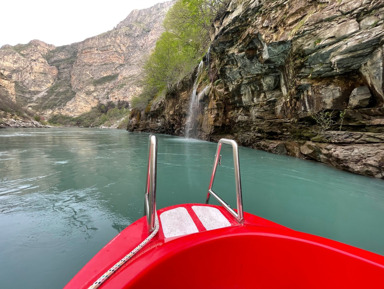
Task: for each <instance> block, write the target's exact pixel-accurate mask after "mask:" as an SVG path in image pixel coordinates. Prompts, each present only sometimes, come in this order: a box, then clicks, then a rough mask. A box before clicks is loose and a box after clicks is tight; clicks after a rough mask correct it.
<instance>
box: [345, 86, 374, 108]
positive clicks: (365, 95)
mask: <svg viewBox="0 0 384 289" xmlns="http://www.w3.org/2000/svg"><path fill="white" fill-rule="evenodd" d="M371 97H372V94H371V92H370V91H369V88H368V87H366V86H360V87H356V88H355V89H354V90H353V91H352V93H351V96H350V97H349V103H348V108H364V107H367V106H368V105H369V101H370V100H371Z"/></svg>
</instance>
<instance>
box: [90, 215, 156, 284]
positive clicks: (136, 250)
mask: <svg viewBox="0 0 384 289" xmlns="http://www.w3.org/2000/svg"><path fill="white" fill-rule="evenodd" d="M158 231H159V220H158V217H157V214H155V229H154V230H153V231H152V233H151V234H150V235H149V236H148V237H147V238H146V239H145V240H144V241H143V242H141V243H140V245H138V246H137V247H136V248H135V249H133V250H132V251H131V252H130V253H129V254H127V255H126V256H125V257H124V258H123V259H121V260H120V261H119V262H117V263H116V264H115V265H113V266H112V267H111V268H110V269H109V270H108V271H107V272H105V273H104V274H103V275H102V276H101V277H100V278H99V279H97V281H96V282H95V283H93V284H92V285H91V286H90V287H89V288H88V289H96V288H99V286H100V285H101V284H103V283H104V282H105V281H106V280H107V279H108V278H109V277H110V276H111V275H112V274H113V273H115V272H116V271H117V270H119V269H120V267H121V266H123V265H124V264H125V263H127V262H128V260H130V259H131V258H132V257H133V256H135V254H136V253H137V252H139V251H140V250H141V249H142V248H143V247H144V246H145V245H147V244H148V243H149V242H150V241H151V240H152V239H153V237H155V236H156V234H157V232H158Z"/></svg>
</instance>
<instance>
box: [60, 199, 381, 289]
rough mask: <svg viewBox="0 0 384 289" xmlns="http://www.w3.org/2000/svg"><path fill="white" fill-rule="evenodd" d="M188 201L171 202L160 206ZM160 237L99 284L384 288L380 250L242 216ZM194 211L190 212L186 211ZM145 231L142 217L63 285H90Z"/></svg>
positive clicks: (202, 286) (144, 286)
mask: <svg viewBox="0 0 384 289" xmlns="http://www.w3.org/2000/svg"><path fill="white" fill-rule="evenodd" d="M191 206H192V205H182V206H174V207H170V208H166V209H162V210H159V211H158V214H159V215H161V214H162V213H163V212H166V211H168V210H171V209H174V208H176V207H183V208H185V209H187V210H188V212H190V211H191ZM211 207H215V208H217V209H219V210H220V211H221V213H222V214H223V215H224V216H225V217H226V218H227V219H228V220H229V221H230V223H231V226H230V227H226V228H221V229H215V230H210V231H206V230H205V228H204V226H203V225H202V224H199V221H198V220H196V216H192V217H193V219H194V221H195V223H196V225H197V227H198V229H199V231H200V232H199V233H193V234H189V235H185V236H182V237H174V238H166V237H165V236H164V233H163V231H162V230H160V231H159V233H158V234H157V236H156V237H155V238H154V239H153V240H152V241H151V242H150V243H149V244H147V245H146V246H145V247H144V248H143V250H142V251H140V252H139V253H138V254H137V255H136V256H135V257H134V258H133V259H131V260H130V261H129V262H128V263H126V264H125V265H124V266H123V267H122V268H120V269H119V270H118V271H117V272H116V273H115V274H113V275H112V276H111V277H110V278H109V279H108V280H107V281H106V282H105V283H104V284H103V285H102V286H101V287H100V288H114V289H116V288H178V289H179V288H184V289H189V288H191V289H192V288H194V289H196V288H242V289H244V288H263V289H265V288H268V289H272V288H295V289H299V288H305V289H307V288H338V289H340V288H349V289H350V288H384V256H381V255H377V254H374V253H371V252H368V251H364V250H361V249H358V248H355V247H351V246H349V245H345V244H342V243H339V242H335V241H332V240H328V239H325V238H321V237H318V236H313V235H310V234H306V233H301V232H297V231H294V230H291V229H288V228H286V227H283V226H280V225H278V224H275V223H273V222H270V221H267V220H265V219H262V218H260V217H257V216H254V215H251V214H247V213H245V215H244V220H245V221H244V224H243V225H238V224H236V223H235V222H234V221H233V218H232V217H231V216H230V215H229V214H228V213H227V212H226V211H225V209H223V208H222V207H216V206H211ZM191 215H193V214H191ZM146 237H147V223H146V219H145V218H141V219H140V220H138V221H137V222H135V223H133V224H132V225H131V226H129V227H127V228H126V229H125V230H124V231H122V232H121V233H120V234H119V235H118V236H116V237H115V238H114V239H113V240H112V241H111V242H110V243H108V244H107V245H106V246H105V247H104V248H103V249H102V250H101V251H100V252H99V253H98V254H97V255H96V256H95V257H94V258H92V259H91V260H90V261H89V263H88V264H87V265H86V266H85V267H84V268H83V269H82V270H81V271H80V272H79V273H78V274H77V275H76V276H75V277H74V278H73V279H72V280H71V281H70V282H69V283H68V284H67V286H66V287H65V288H66V289H72V288H73V289H74V288H76V289H79V288H88V287H89V286H90V285H92V284H93V282H95V281H96V280H97V279H98V278H99V277H100V276H101V275H102V274H103V273H104V272H106V271H107V270H108V269H109V268H110V267H112V266H113V265H114V264H115V263H116V262H117V261H119V260H120V259H121V258H122V257H124V256H125V255H126V254H128V253H129V252H130V251H131V250H132V249H133V248H134V247H136V246H137V245H138V244H139V243H140V242H141V241H142V240H144V239H145V238H146Z"/></svg>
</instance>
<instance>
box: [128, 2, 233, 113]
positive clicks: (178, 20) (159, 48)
mask: <svg viewBox="0 0 384 289" xmlns="http://www.w3.org/2000/svg"><path fill="white" fill-rule="evenodd" d="M228 2H229V1H228V0H178V1H177V2H176V3H175V5H174V6H173V7H172V8H171V9H170V10H169V12H168V13H167V16H166V18H165V20H164V28H165V32H164V33H163V34H162V35H161V37H160V39H159V40H158V41H157V43H156V48H155V50H154V52H153V53H152V55H151V56H150V57H149V58H148V60H147V62H146V64H145V66H144V71H145V80H144V89H143V92H142V93H141V95H140V96H139V97H138V99H136V100H135V101H134V102H133V106H134V107H136V108H138V109H142V107H146V105H145V104H147V103H148V102H149V101H150V100H151V99H152V98H154V97H155V96H156V95H158V94H159V93H160V92H162V91H164V90H165V89H167V88H169V87H170V86H172V85H173V84H175V83H177V82H178V81H179V80H181V79H182V78H183V77H184V76H185V75H187V74H188V73H190V72H191V71H192V70H193V69H194V67H195V66H196V65H197V64H198V62H199V61H200V59H201V57H202V56H203V55H204V53H205V52H206V50H207V48H208V46H209V42H210V39H209V30H210V28H211V24H212V21H213V19H214V18H215V17H216V15H217V13H219V12H220V13H221V12H222V11H223V7H226V5H227V3H228ZM135 104H137V106H136V105H135Z"/></svg>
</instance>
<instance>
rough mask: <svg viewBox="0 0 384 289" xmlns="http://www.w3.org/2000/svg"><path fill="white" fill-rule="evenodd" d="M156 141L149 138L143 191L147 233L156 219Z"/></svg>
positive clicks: (152, 228) (153, 226)
mask: <svg viewBox="0 0 384 289" xmlns="http://www.w3.org/2000/svg"><path fill="white" fill-rule="evenodd" d="M156 178H157V139H156V136H154V135H150V136H149V153H148V169H147V184H146V189H145V214H146V216H147V223H148V229H149V232H152V231H153V230H154V229H155V218H156Z"/></svg>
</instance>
